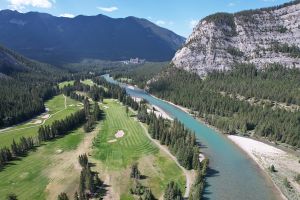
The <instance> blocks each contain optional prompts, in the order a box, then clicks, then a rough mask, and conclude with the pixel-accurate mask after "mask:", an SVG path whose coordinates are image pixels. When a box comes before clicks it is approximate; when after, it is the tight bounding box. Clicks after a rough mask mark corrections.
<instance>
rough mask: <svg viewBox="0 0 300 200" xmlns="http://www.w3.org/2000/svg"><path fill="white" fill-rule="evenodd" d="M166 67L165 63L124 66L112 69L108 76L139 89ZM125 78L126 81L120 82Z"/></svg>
mask: <svg viewBox="0 0 300 200" xmlns="http://www.w3.org/2000/svg"><path fill="white" fill-rule="evenodd" d="M167 66H168V63H167V62H156V63H152V62H146V63H144V64H138V65H126V66H123V67H119V68H116V69H113V70H112V71H111V72H110V75H111V76H113V77H114V79H116V80H119V81H121V82H127V83H130V84H134V85H137V86H138V87H140V88H143V87H145V85H146V84H147V81H149V80H150V79H151V78H153V77H155V76H156V75H157V74H158V73H159V72H161V71H162V70H163V69H164V68H166V67H167ZM121 78H122V79H124V78H126V79H127V80H125V81H124V80H122V79H121Z"/></svg>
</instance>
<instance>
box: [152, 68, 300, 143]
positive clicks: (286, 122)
mask: <svg viewBox="0 0 300 200" xmlns="http://www.w3.org/2000/svg"><path fill="white" fill-rule="evenodd" d="M299 79H300V72H299V70H297V69H285V68H283V67H281V66H278V65H275V66H272V67H270V68H267V69H265V70H257V69H256V68H255V67H254V66H248V65H247V66H246V65H238V66H235V68H234V69H233V70H232V71H229V72H212V73H210V74H209V75H208V76H207V77H206V79H204V80H202V79H200V78H199V77H198V76H197V75H196V74H190V73H188V72H185V71H182V70H179V69H175V68H168V69H167V71H165V73H164V75H160V78H159V79H158V80H157V81H155V82H152V83H151V84H150V92H151V93H152V94H154V95H156V96H158V97H161V98H163V99H167V100H170V101H172V102H174V103H175V104H179V105H182V106H185V107H188V108H191V110H192V111H193V112H194V113H195V114H196V115H197V117H201V118H203V119H204V120H205V121H206V122H208V123H210V124H212V125H214V126H216V127H218V128H219V129H221V130H223V131H224V132H225V133H229V134H235V133H238V132H240V133H252V132H254V134H255V135H258V136H262V137H266V138H268V139H269V140H272V141H278V142H283V143H287V144H290V145H292V146H294V147H298V148H299V147H300V135H299V133H300V112H299V111H296V112H290V111H286V110H284V109H274V108H273V107H272V104H270V105H268V104H266V105H251V104H250V103H249V102H247V101H241V100H239V99H237V98H232V97H231V96H230V95H228V94H227V95H224V94H221V92H227V93H230V94H240V95H243V96H246V97H256V98H258V99H261V98H265V99H269V100H271V101H284V102H286V103H295V104H299V100H300V97H299V94H300V93H299V91H298V90H299V88H300V85H299V84H300V80H299ZM297 91H298V92H297Z"/></svg>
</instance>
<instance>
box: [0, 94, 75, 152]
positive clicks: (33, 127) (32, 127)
mask: <svg viewBox="0 0 300 200" xmlns="http://www.w3.org/2000/svg"><path fill="white" fill-rule="evenodd" d="M66 103H67V108H65V98H64V96H63V95H58V96H55V97H54V98H52V99H51V100H49V101H47V102H46V103H45V105H46V107H47V108H48V109H49V112H48V113H47V114H50V116H51V117H50V118H49V119H47V120H46V121H45V125H49V124H51V123H52V122H53V121H55V120H60V119H64V118H65V117H66V116H68V115H70V114H71V113H74V112H76V111H77V110H79V109H80V108H81V106H79V105H78V103H79V102H77V101H75V100H73V99H70V98H68V97H67V101H66ZM43 115H44V114H43ZM43 115H41V116H38V117H36V118H35V119H33V120H30V121H29V122H26V123H23V124H20V125H17V126H14V127H12V128H10V129H7V130H5V131H2V132H0V148H1V147H4V146H7V147H8V146H10V144H11V143H12V141H13V139H15V140H16V141H18V140H19V139H20V137H22V136H24V137H29V136H36V135H37V131H38V129H39V126H40V125H41V124H34V122H36V121H38V120H40V121H44V120H45V119H43V118H42V116H43Z"/></svg>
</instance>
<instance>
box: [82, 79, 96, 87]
mask: <svg viewBox="0 0 300 200" xmlns="http://www.w3.org/2000/svg"><path fill="white" fill-rule="evenodd" d="M81 83H83V84H85V85H89V86H93V85H95V83H94V82H93V81H92V80H91V79H85V80H84V81H81Z"/></svg>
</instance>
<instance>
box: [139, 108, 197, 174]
mask: <svg viewBox="0 0 300 200" xmlns="http://www.w3.org/2000/svg"><path fill="white" fill-rule="evenodd" d="M146 109H147V108H146V106H141V107H140V109H139V111H138V115H137V117H138V119H139V120H140V121H141V122H144V123H147V124H148V125H149V128H148V130H149V134H150V135H151V137H152V138H154V139H156V140H159V141H160V143H161V144H162V145H166V146H168V148H169V149H170V151H171V153H172V154H173V155H175V157H176V158H177V160H178V162H179V163H180V164H181V165H182V166H183V167H185V168H186V169H197V168H198V167H199V154H200V148H199V144H198V143H197V141H196V135H195V133H192V132H191V131H190V130H189V129H186V128H185V127H184V125H183V124H182V123H180V122H179V121H178V120H176V119H175V120H174V122H172V123H170V121H169V120H166V119H163V118H162V117H159V118H157V117H156V115H155V114H154V113H150V114H147V111H146Z"/></svg>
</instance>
